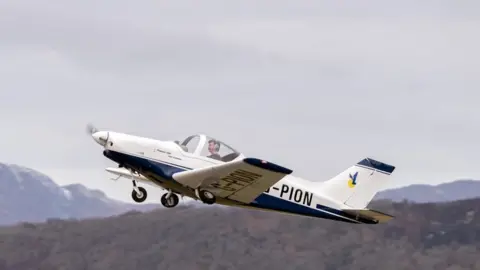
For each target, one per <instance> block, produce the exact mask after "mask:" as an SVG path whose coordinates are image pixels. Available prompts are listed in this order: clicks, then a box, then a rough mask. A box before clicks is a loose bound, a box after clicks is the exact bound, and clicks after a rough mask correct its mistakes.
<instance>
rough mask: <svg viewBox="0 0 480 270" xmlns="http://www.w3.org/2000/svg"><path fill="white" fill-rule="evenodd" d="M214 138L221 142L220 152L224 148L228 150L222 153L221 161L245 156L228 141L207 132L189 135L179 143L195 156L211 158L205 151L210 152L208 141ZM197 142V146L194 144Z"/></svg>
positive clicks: (184, 149)
mask: <svg viewBox="0 0 480 270" xmlns="http://www.w3.org/2000/svg"><path fill="white" fill-rule="evenodd" d="M212 139H213V140H215V141H216V142H217V143H219V144H220V150H219V153H221V152H222V150H227V153H226V154H224V155H222V158H221V160H219V161H223V162H228V161H232V160H234V159H236V158H238V157H239V156H243V155H242V154H241V153H240V152H238V151H237V150H235V149H234V148H233V147H231V146H229V145H227V144H226V143H224V142H222V141H220V140H217V139H216V138H213V137H210V136H207V135H205V134H194V135H191V136H188V137H187V138H185V139H184V140H183V141H182V142H179V141H177V144H178V145H180V147H181V148H182V149H183V151H185V152H187V153H189V154H191V155H193V156H198V157H202V158H209V157H208V156H207V155H206V154H205V153H204V152H206V153H208V142H209V141H210V140H212ZM192 140H194V142H192ZM195 141H196V142H195ZM195 144H196V146H194V145H195ZM209 159H210V158H209Z"/></svg>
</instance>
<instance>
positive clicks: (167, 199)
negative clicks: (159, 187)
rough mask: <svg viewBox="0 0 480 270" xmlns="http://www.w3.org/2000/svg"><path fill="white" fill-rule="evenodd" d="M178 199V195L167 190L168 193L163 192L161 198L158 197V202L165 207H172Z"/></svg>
mask: <svg viewBox="0 0 480 270" xmlns="http://www.w3.org/2000/svg"><path fill="white" fill-rule="evenodd" d="M179 201H180V200H179V198H178V195H177V194H175V193H173V192H172V191H169V192H168V193H165V194H163V195H162V198H161V199H160V202H161V203H162V205H163V206H165V207H166V208H172V207H175V206H177V204H178V202H179Z"/></svg>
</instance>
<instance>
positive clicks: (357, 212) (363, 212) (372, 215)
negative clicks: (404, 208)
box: [342, 209, 394, 223]
mask: <svg viewBox="0 0 480 270" xmlns="http://www.w3.org/2000/svg"><path fill="white" fill-rule="evenodd" d="M342 211H344V212H345V213H348V214H351V215H354V216H359V217H362V218H365V219H370V220H376V221H378V222H379V223H384V222H388V221H389V220H391V219H393V218H394V216H391V215H387V214H385V213H382V212H379V211H375V210H370V209H343V210H342Z"/></svg>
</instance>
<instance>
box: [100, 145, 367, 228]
mask: <svg viewBox="0 0 480 270" xmlns="http://www.w3.org/2000/svg"><path fill="white" fill-rule="evenodd" d="M104 156H105V157H107V158H109V159H111V160H113V161H115V162H117V163H120V164H122V163H123V164H128V165H130V166H133V167H134V168H136V169H141V170H143V171H150V172H153V173H155V174H157V175H158V176H160V177H162V178H164V179H166V180H168V181H175V180H174V179H173V178H172V175H173V174H174V173H177V172H182V171H186V170H191V168H188V167H183V166H179V165H176V164H171V163H168V162H163V161H162V162H160V161H155V160H152V159H148V158H145V157H138V156H133V155H128V154H125V153H120V152H116V151H111V150H108V151H104ZM249 206H251V207H254V208H261V209H272V210H278V211H284V212H288V213H294V214H301V215H305V216H311V217H317V218H324V219H332V220H337V221H344V222H348V223H361V222H364V223H372V222H369V221H368V220H359V221H358V222H357V221H354V220H349V219H350V218H351V217H350V216H347V214H346V213H345V212H343V211H341V210H337V209H332V208H329V207H326V206H322V205H319V204H317V207H316V208H317V209H314V208H310V207H307V206H304V205H300V204H296V203H294V202H291V201H287V200H284V199H281V198H277V197H274V196H272V195H269V194H265V193H262V194H261V195H260V196H258V197H257V198H256V199H255V200H254V201H253V202H251V203H250V204H249ZM321 210H323V211H321ZM337 215H339V216H342V217H339V216H337Z"/></svg>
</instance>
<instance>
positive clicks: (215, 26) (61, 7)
mask: <svg viewBox="0 0 480 270" xmlns="http://www.w3.org/2000/svg"><path fill="white" fill-rule="evenodd" d="M479 9H480V2H479V1H476V0H472V1H438V0H437V1H422V3H420V2H419V1H413V0H408V1H401V2H388V3H386V2H385V1H380V0H378V1H361V2H356V1H351V2H345V1H342V2H339V1H323V0H316V1H306V0H296V1H286V0H275V1H273V0H271V1H261V0H255V1H247V0H242V1H227V2H226V1H220V0H214V1H193V0H188V1H180V0H175V1H158V0H155V1H154V0H139V1H134V2H133V1H125V0H115V1H113V0H105V1H97V0H82V1H80V0H67V1H66V0H62V1H60V0H50V1H48V2H46V1H34V0H2V1H0V119H1V124H2V132H1V134H0V150H1V151H0V161H1V162H6V163H17V164H21V165H25V166H28V167H31V168H34V169H37V170H39V171H41V172H44V173H46V174H47V175H49V176H51V177H52V178H53V179H54V180H55V181H56V182H58V183H59V184H62V185H63V184H70V183H82V184H84V185H86V186H88V187H90V188H98V189H102V190H103V191H105V192H106V193H107V195H109V196H111V197H114V198H117V199H123V200H128V201H130V192H131V183H130V181H125V180H124V181H123V182H122V183H120V182H119V183H113V182H111V181H109V180H108V177H109V175H108V174H107V173H106V172H105V171H104V168H105V167H107V166H111V165H112V163H111V162H109V161H108V160H106V159H105V158H104V157H103V155H102V149H101V147H100V146H99V145H97V144H95V143H94V141H93V140H92V139H91V138H90V137H88V136H87V135H86V133H85V125H86V124H87V123H88V122H93V123H95V124H96V125H97V126H98V127H99V128H105V129H111V130H116V131H121V132H127V133H133V134H138V135H143V136H148V137H153V138H158V139H167V140H168V139H171V140H175V139H178V140H181V139H183V138H185V137H186V136H188V135H190V134H193V133H197V132H203V133H207V134H209V135H211V136H213V137H217V138H218V139H221V140H223V141H225V142H226V143H227V144H230V145H231V146H233V147H235V148H237V150H239V151H241V152H244V153H245V154H246V155H249V156H255V157H261V158H266V159H268V160H270V161H273V162H276V163H279V164H281V165H284V166H287V167H289V168H292V169H293V170H294V173H295V174H297V175H299V176H301V177H304V178H307V179H311V180H314V181H323V180H326V179H328V178H330V177H332V176H334V175H336V174H337V173H339V172H340V171H342V170H344V169H345V168H347V167H349V166H350V165H352V164H353V163H355V162H357V161H359V160H361V159H363V158H364V157H367V156H369V157H372V158H376V159H378V160H380V161H384V162H387V163H390V164H392V165H395V166H397V170H396V171H395V172H394V174H393V176H392V178H393V183H392V184H391V186H390V187H396V186H402V185H409V184H413V183H430V184H437V183H440V182H445V181H452V180H455V179H458V178H476V179H480V166H479V165H480V155H478V153H479V150H480V143H479V141H478V138H480V111H479V109H478V104H479V100H480V52H479V48H480V35H479V33H478V29H480V12H479ZM149 190H150V191H153V189H152V188H150V189H149ZM151 196H155V195H151ZM151 196H150V199H152V197H151ZM153 199H156V198H153Z"/></svg>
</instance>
